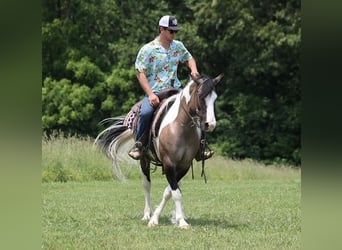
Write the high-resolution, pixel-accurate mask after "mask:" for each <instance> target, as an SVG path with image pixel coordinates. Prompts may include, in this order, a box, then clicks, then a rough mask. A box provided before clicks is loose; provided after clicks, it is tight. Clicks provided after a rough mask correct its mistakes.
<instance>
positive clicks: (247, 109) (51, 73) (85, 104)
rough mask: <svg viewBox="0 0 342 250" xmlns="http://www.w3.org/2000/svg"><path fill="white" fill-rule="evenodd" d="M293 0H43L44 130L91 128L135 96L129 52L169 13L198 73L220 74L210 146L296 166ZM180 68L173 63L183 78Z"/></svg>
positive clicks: (90, 131)
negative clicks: (215, 125)
mask: <svg viewBox="0 0 342 250" xmlns="http://www.w3.org/2000/svg"><path fill="white" fill-rule="evenodd" d="M300 8H301V2H300V1H299V0H291V1H280V2H279V1H269V0H262V1H247V0H243V1H241V0H228V1H222V0H212V1H195V0H186V1H166V0H163V1H156V0H150V1H146V0H142V1H131V0H129V1H114V0H104V1H100V2H96V1H92V0H86V1H80V0H71V1H65V0H62V1H55V0H53V1H44V2H43V5H42V20H43V21H42V22H43V23H42V42H43V72H42V73H43V86H42V100H43V102H42V104H43V105H42V113H43V114H42V122H43V130H44V131H45V132H48V133H51V132H52V131H53V130H62V131H65V132H70V133H73V134H82V135H91V136H95V135H96V134H97V133H98V132H99V131H100V129H102V128H101V127H99V126H98V122H99V121H101V120H102V119H105V118H108V117H110V116H116V115H122V114H125V113H127V112H128V110H129V108H130V107H131V106H132V105H133V104H134V103H135V102H137V101H138V100H139V99H140V98H141V97H142V95H143V92H142V90H141V88H140V86H139V84H138V81H137V80H136V77H135V71H134V61H135V56H136V54H137V52H138V50H139V48H140V47H141V46H142V45H143V44H144V43H146V42H148V41H150V40H152V39H153V38H154V37H155V36H156V35H157V22H158V19H159V18H160V17H161V16H162V15H165V14H174V15H176V16H177V18H178V21H179V23H180V25H181V27H182V31H181V32H179V33H178V34H177V39H179V40H182V41H183V42H184V44H185V45H186V46H187V47H188V49H189V50H190V52H191V53H192V54H193V56H194V57H195V58H196V61H197V64H198V68H199V71H200V72H203V73H205V74H208V75H212V76H216V75H218V74H219V73H224V74H225V78H224V79H223V81H222V82H221V83H220V84H219V86H217V92H218V94H219V98H218V101H217V118H218V126H217V129H216V130H215V131H214V132H213V133H212V134H211V135H210V136H208V138H209V140H210V142H211V144H213V143H214V144H215V145H214V146H215V149H216V150H217V151H218V152H220V154H222V155H224V156H228V157H232V158H238V159H243V158H253V159H255V160H260V161H263V162H265V163H279V164H295V165H300V164H301V157H300V155H301V154H300V150H301V142H300V135H301V131H300V122H301V120H300V113H301V108H300V107H301V91H300V65H299V55H300V46H301V15H300ZM142 13H143V14H142ZM187 74H188V70H187V68H186V67H181V68H180V71H179V78H180V79H181V81H182V82H183V83H185V81H186V80H187V77H188V76H187Z"/></svg>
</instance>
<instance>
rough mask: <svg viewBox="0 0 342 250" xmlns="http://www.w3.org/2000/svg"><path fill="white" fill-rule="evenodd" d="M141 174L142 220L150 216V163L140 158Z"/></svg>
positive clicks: (146, 219)
mask: <svg viewBox="0 0 342 250" xmlns="http://www.w3.org/2000/svg"><path fill="white" fill-rule="evenodd" d="M140 166H141V175H142V179H143V187H144V196H145V208H144V216H143V218H142V220H144V221H148V220H150V218H151V212H152V208H151V178H150V163H149V162H147V161H146V160H144V159H141V160H140Z"/></svg>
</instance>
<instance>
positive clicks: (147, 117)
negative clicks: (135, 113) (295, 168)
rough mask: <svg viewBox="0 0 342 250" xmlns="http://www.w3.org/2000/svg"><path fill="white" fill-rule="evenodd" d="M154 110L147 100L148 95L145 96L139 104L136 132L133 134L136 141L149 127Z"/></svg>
mask: <svg viewBox="0 0 342 250" xmlns="http://www.w3.org/2000/svg"><path fill="white" fill-rule="evenodd" d="M154 110H155V109H154V107H152V106H151V104H150V102H149V100H148V96H145V97H144V99H143V101H142V104H141V109H140V119H139V123H138V127H137V133H136V135H135V140H136V141H138V140H139V139H140V137H141V136H142V135H143V133H144V131H145V130H146V129H148V128H149V127H150V125H151V123H152V116H153V112H154Z"/></svg>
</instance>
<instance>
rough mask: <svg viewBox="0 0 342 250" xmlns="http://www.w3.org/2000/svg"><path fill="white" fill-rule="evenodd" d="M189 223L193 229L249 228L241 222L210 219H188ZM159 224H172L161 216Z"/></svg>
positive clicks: (168, 219) (247, 224)
mask: <svg viewBox="0 0 342 250" xmlns="http://www.w3.org/2000/svg"><path fill="white" fill-rule="evenodd" d="M186 220H187V222H188V223H189V224H190V225H191V226H192V227H198V226H201V227H219V228H231V229H237V230H241V229H244V228H247V227H248V226H249V223H246V222H241V223H233V222H232V221H229V220H227V219H224V218H223V219H210V218H191V217H190V218H187V219H186ZM159 224H161V225H167V224H170V225H171V224H172V223H171V220H170V217H166V216H161V217H160V219H159Z"/></svg>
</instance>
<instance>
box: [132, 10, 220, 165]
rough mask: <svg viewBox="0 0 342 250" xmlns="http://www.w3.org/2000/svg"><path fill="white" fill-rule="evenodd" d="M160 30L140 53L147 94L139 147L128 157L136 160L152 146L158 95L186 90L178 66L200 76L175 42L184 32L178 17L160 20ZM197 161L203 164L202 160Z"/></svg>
mask: <svg viewBox="0 0 342 250" xmlns="http://www.w3.org/2000/svg"><path fill="white" fill-rule="evenodd" d="M158 30H159V36H157V37H156V38H155V39H154V40H153V41H151V42H149V43H147V44H145V45H144V46H143V47H142V48H141V49H140V51H139V53H138V55H137V58H136V61H135V68H136V70H137V78H138V81H139V83H140V86H141V87H142V89H143V90H144V92H145V94H146V95H145V97H144V99H143V101H142V105H141V110H140V119H139V123H138V127H137V133H136V135H135V141H136V143H135V145H134V146H133V148H132V149H131V150H130V152H129V153H128V155H129V156H130V157H132V158H133V159H135V160H138V159H140V158H141V156H142V153H143V147H145V146H146V144H147V142H148V135H147V134H148V133H147V131H148V128H149V127H150V125H151V122H152V116H153V112H154V110H155V108H156V107H157V106H158V105H159V102H160V100H159V98H158V96H157V94H158V93H159V92H161V91H162V90H165V89H168V88H171V87H173V88H181V87H182V85H181V82H180V81H179V80H178V78H177V68H178V64H179V63H186V65H187V66H188V67H189V68H190V70H191V76H193V77H197V76H199V73H198V71H197V66H196V61H195V59H194V58H193V57H192V55H191V54H190V52H189V51H188V50H187V49H186V47H185V46H184V44H183V43H182V42H181V41H178V40H174V37H175V35H176V33H177V32H178V31H179V30H180V27H179V26H178V23H177V19H176V17H174V16H163V17H162V18H160V20H159V27H158ZM145 131H146V132H145ZM213 154H214V152H213V151H205V152H204V159H208V158H210V157H211V156H212V155H213ZM196 159H198V160H200V158H198V157H197V158H196Z"/></svg>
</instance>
